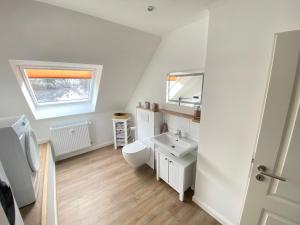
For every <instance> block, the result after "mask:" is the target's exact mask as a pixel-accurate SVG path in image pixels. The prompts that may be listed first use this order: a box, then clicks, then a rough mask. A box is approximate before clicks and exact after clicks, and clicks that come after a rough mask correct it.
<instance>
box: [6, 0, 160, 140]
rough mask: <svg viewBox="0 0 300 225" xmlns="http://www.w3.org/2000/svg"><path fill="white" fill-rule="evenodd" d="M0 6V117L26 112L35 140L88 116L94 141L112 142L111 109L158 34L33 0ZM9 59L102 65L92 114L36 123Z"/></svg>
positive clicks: (129, 89)
mask: <svg viewBox="0 0 300 225" xmlns="http://www.w3.org/2000/svg"><path fill="white" fill-rule="evenodd" d="M0 5H1V6H0V30H1V35H0V49H1V51H0V77H1V81H0V117H6V116H15V115H20V114H26V115H27V116H28V117H29V119H30V120H31V122H32V125H33V127H34V128H35V129H36V131H37V136H38V138H39V139H40V140H43V139H47V138H48V137H49V131H48V127H49V126H51V125H53V124H59V123H62V122H64V121H66V122H70V121H77V120H85V119H90V120H92V122H93V125H92V139H93V142H94V143H95V144H100V143H105V142H107V141H108V140H112V131H111V129H112V125H111V113H112V112H113V111H117V110H119V109H124V108H125V106H126V104H127V102H128V100H129V98H130V97H131V95H132V93H133V91H134V90H135V87H136V85H137V83H138V82H139V79H140V77H141V75H142V74H143V72H144V70H145V69H146V66H147V65H148V63H149V61H150V60H151V58H152V55H153V53H154V52H155V50H156V47H157V46H158V44H159V42H160V38H159V37H157V36H154V35H151V34H147V33H145V32H141V31H138V30H135V29H132V28H128V27H125V26H122V25H118V24H115V23H112V22H109V21H106V20H102V19H99V18H96V17H92V16H88V15H84V14H82V13H78V12H74V11H71V10H67V9H62V8H59V7H55V6H51V5H48V4H44V3H40V2H36V1H32V0H1V3H0ZM9 59H24V60H42V61H43V60H44V61H59V62H70V63H88V64H100V65H103V74H102V79H101V85H100V90H99V97H98V102H97V106H96V112H95V113H91V114H85V115H80V116H71V117H63V118H57V119H47V120H39V121H36V120H35V119H34V117H33V115H32V113H31V111H30V109H29V107H28V105H27V103H26V101H25V98H24V96H23V95H22V93H21V90H20V87H19V86H18V83H17V80H16V77H15V75H14V74H13V71H12V68H11V67H10V65H9V61H8V60H9Z"/></svg>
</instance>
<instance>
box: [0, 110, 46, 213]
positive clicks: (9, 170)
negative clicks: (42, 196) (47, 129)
mask: <svg viewBox="0 0 300 225" xmlns="http://www.w3.org/2000/svg"><path fill="white" fill-rule="evenodd" d="M0 161H1V162H2V166H3V168H4V170H5V172H6V175H7V177H8V180H9V182H10V185H11V188H12V190H13V193H14V196H15V200H16V202H17V204H18V206H19V208H20V207H23V206H25V205H28V204H31V203H33V202H34V201H35V200H36V196H37V192H38V190H37V188H38V185H37V180H38V179H37V177H38V170H39V166H40V159H39V148H38V144H37V140H36V136H35V133H34V131H33V130H32V128H31V126H30V123H29V120H28V119H27V118H26V116H25V115H22V116H19V117H11V118H2V119H0Z"/></svg>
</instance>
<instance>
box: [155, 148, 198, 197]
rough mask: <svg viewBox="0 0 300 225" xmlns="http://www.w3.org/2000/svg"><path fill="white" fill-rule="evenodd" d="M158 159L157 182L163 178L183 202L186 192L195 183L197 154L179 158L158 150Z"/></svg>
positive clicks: (160, 149)
mask: <svg viewBox="0 0 300 225" xmlns="http://www.w3.org/2000/svg"><path fill="white" fill-rule="evenodd" d="M156 159H157V162H156V178H157V180H159V179H160V178H161V179H162V180H164V181H165V182H166V183H167V184H169V185H170V186H171V187H172V188H173V189H174V190H176V191H177V192H178V193H179V199H180V201H183V200H184V192H185V191H186V190H187V189H188V188H189V187H192V186H193V183H194V174H195V164H196V154H194V153H190V154H188V155H186V156H184V157H183V158H177V157H175V156H173V155H171V154H170V153H169V152H167V151H166V150H164V149H163V148H157V149H156Z"/></svg>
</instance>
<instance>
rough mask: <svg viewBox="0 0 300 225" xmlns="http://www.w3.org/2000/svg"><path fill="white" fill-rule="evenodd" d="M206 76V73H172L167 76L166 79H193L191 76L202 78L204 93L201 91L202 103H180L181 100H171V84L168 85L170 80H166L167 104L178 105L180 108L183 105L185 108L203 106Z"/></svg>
mask: <svg viewBox="0 0 300 225" xmlns="http://www.w3.org/2000/svg"><path fill="white" fill-rule="evenodd" d="M204 75H205V73H204V72H171V73H169V74H168V75H167V77H166V78H168V77H169V76H182V77H191V76H202V77H203V78H202V87H201V88H202V89H201V90H202V91H201V99H200V102H199V103H192V102H189V101H185V100H182V101H180V102H179V99H178V100H171V99H169V91H168V90H169V84H168V79H166V103H168V104H178V105H179V106H180V105H183V106H187V107H193V106H195V105H199V106H202V97H203V87H204Z"/></svg>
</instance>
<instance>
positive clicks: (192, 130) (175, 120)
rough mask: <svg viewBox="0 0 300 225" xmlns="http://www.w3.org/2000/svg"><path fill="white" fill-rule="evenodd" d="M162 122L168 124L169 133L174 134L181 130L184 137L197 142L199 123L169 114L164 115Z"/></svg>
mask: <svg viewBox="0 0 300 225" xmlns="http://www.w3.org/2000/svg"><path fill="white" fill-rule="evenodd" d="M164 121H165V122H166V123H167V124H168V130H169V132H173V133H175V131H176V130H181V132H183V134H184V136H185V137H187V138H190V139H192V140H194V141H197V142H198V141H199V128H200V126H199V123H195V122H193V121H192V120H191V119H187V118H183V117H178V116H174V115H170V114H164Z"/></svg>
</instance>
